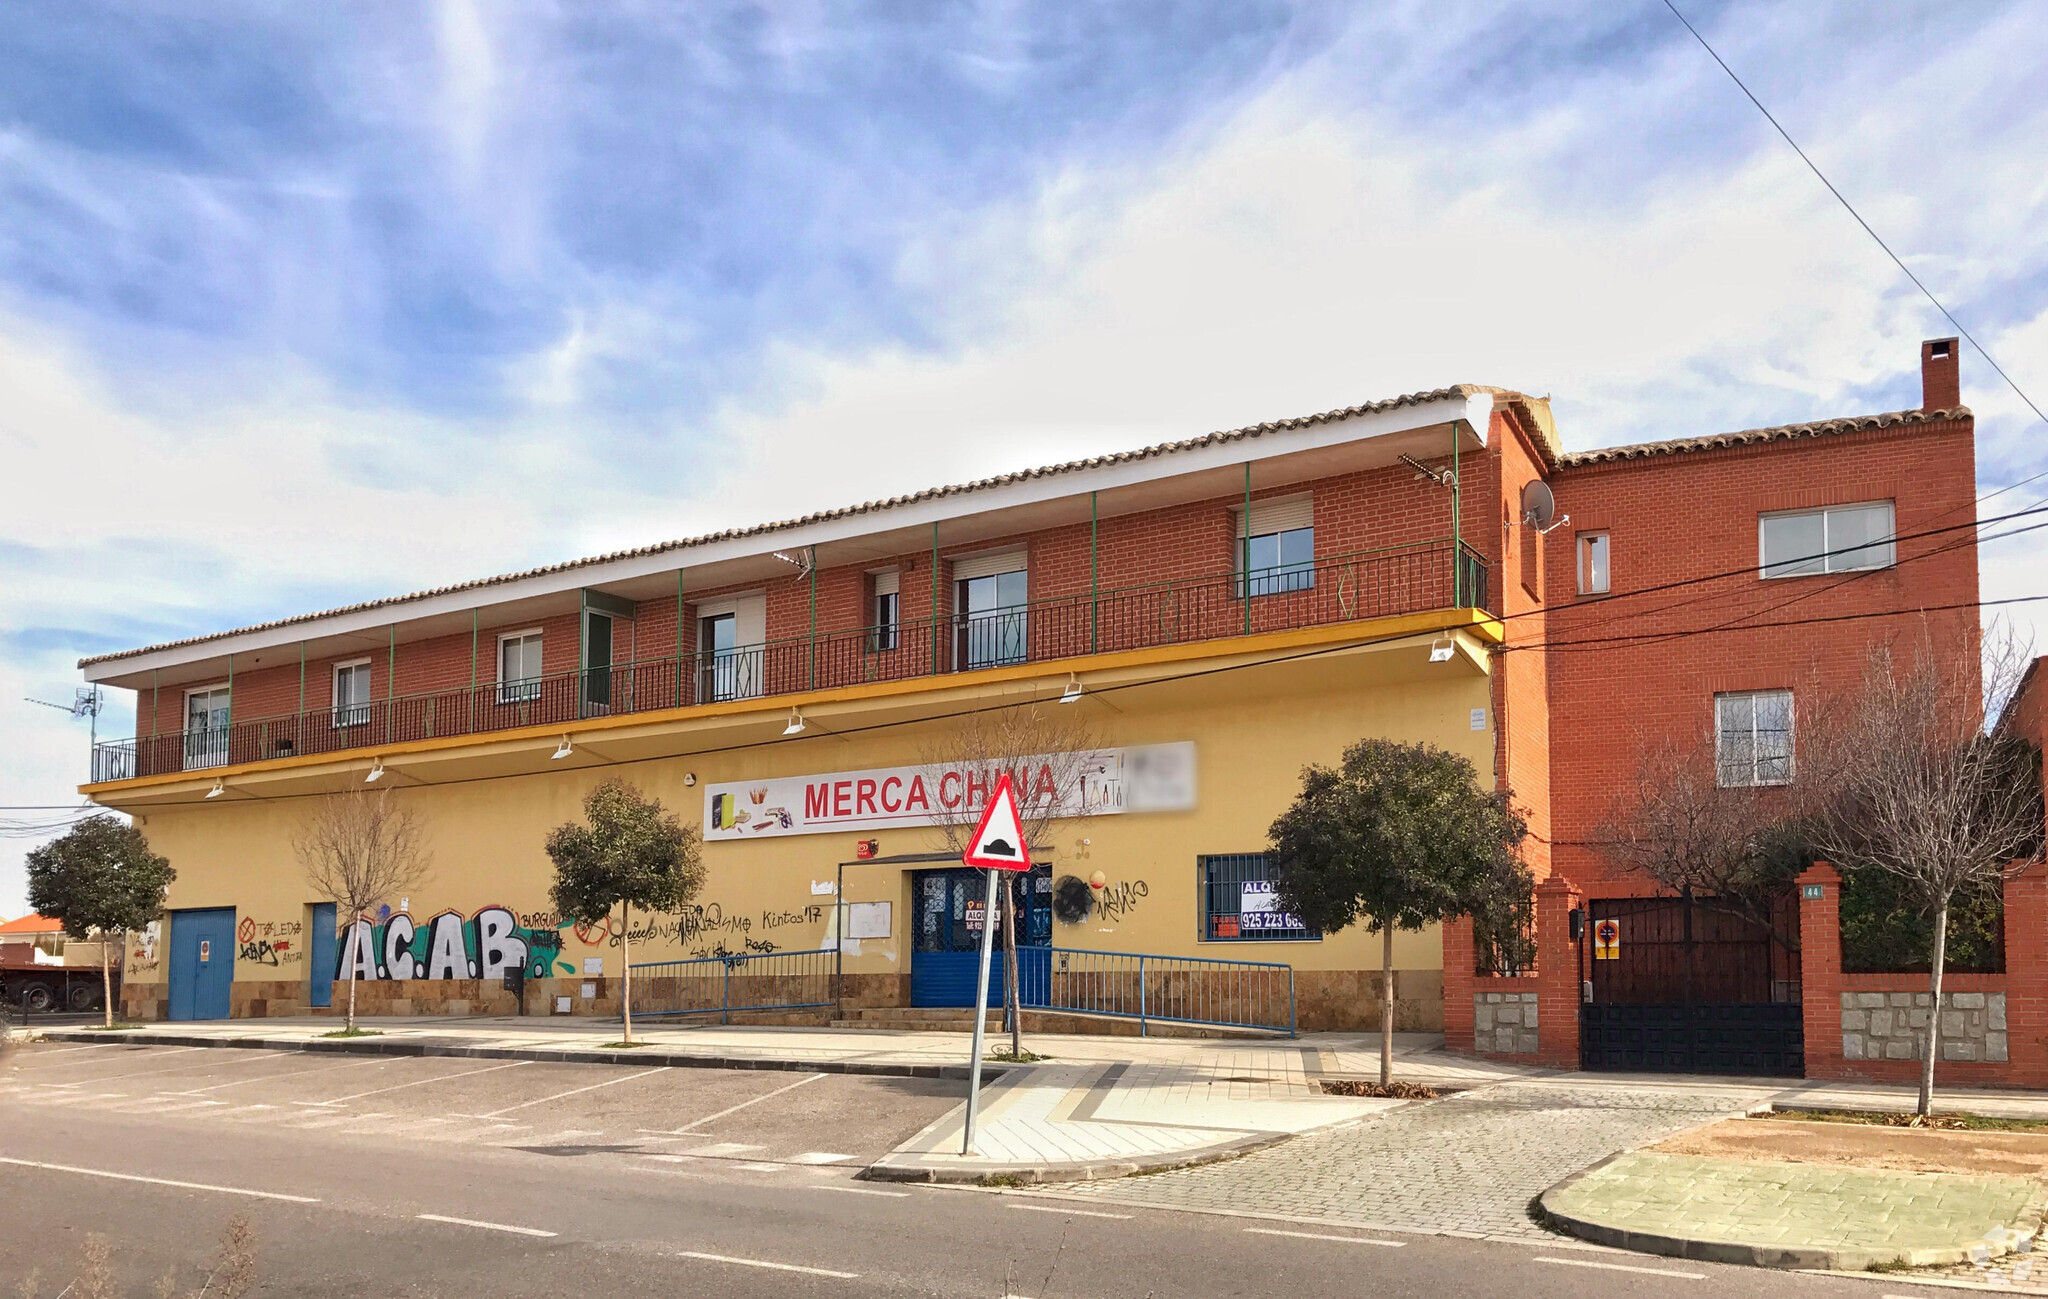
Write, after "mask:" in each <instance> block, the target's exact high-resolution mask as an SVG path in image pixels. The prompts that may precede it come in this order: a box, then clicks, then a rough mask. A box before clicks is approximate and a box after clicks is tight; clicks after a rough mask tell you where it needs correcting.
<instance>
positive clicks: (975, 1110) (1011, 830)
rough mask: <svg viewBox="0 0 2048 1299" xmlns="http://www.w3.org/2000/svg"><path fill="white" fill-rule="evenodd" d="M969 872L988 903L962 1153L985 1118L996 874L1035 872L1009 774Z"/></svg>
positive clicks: (994, 793) (995, 793) (977, 836)
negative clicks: (984, 881) (983, 886)
mask: <svg viewBox="0 0 2048 1299" xmlns="http://www.w3.org/2000/svg"><path fill="white" fill-rule="evenodd" d="M960 863H961V865H963V866H974V867H978V868H980V869H982V870H985V871H987V872H988V899H987V900H986V901H985V902H983V903H982V904H981V974H980V976H979V978H978V980H977V981H976V983H975V989H974V1047H973V1050H974V1058H973V1059H972V1060H971V1061H969V1062H968V1066H967V1122H966V1124H965V1126H963V1127H962V1128H961V1130H960V1153H961V1154H962V1155H972V1154H973V1153H974V1120H975V1116H976V1115H978V1114H979V1113H980V1112H981V1048H982V1038H983V1037H984V1036H985V1034H986V1032H987V1029H988V967H989V962H990V959H991V958H992V957H993V956H994V955H995V949H996V872H997V871H1029V870H1030V869H1031V850H1030V849H1029V848H1028V847H1026V846H1025V843H1024V817H1023V814H1022V813H1020V812H1019V811H1018V809H1017V791H1016V790H1014V789H1012V788H1011V787H1010V777H1009V775H1008V774H1007V773H1006V774H1004V775H1001V776H998V777H997V778H996V787H995V788H994V789H992V790H990V791H989V795H988V806H987V807H986V808H984V809H983V810H982V813H981V824H980V825H977V826H976V827H975V828H974V834H973V836H972V837H971V838H969V839H968V840H967V848H966V851H964V852H962V853H961V854H960Z"/></svg>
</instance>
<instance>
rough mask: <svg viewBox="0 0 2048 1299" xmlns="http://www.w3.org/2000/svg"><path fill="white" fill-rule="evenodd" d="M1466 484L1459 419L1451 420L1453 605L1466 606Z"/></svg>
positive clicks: (1454, 606) (1453, 606)
mask: <svg viewBox="0 0 2048 1299" xmlns="http://www.w3.org/2000/svg"><path fill="white" fill-rule="evenodd" d="M1463 491H1464V485H1463V484H1462V483H1460V482H1459V481H1458V421H1456V420H1452V421H1451V607H1452V608H1453V609H1461V608H1463V607H1464V598H1463V597H1464V590H1465V587H1464V581H1463V579H1464V568H1465V565H1464V562H1463V561H1464V558H1465V555H1464V551H1465V545H1464V541H1463V534H1462V533H1461V531H1460V529H1459V524H1460V522H1461V520H1460V518H1459V516H1460V515H1462V514H1463V513H1464V509H1463V508H1462V506H1463V502H1462V500H1461V497H1460V493H1462V492H1463Z"/></svg>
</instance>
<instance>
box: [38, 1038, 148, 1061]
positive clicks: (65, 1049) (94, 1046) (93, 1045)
mask: <svg viewBox="0 0 2048 1299" xmlns="http://www.w3.org/2000/svg"><path fill="white" fill-rule="evenodd" d="M121 1045H123V1044H122V1043H120V1042H87V1043H86V1044H85V1045H84V1046H60V1047H58V1048H57V1049H56V1050H54V1051H31V1052H29V1053H28V1054H27V1055H26V1056H24V1057H23V1058H24V1059H26V1060H41V1059H43V1058H45V1057H46V1056H53V1055H70V1054H71V1053H72V1052H73V1051H97V1050H99V1049H100V1048H101V1047H103V1046H121Z"/></svg>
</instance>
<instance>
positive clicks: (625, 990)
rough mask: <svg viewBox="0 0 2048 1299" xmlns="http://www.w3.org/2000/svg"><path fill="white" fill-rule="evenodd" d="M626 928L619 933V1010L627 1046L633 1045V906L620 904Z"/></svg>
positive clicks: (626, 903)
mask: <svg viewBox="0 0 2048 1299" xmlns="http://www.w3.org/2000/svg"><path fill="white" fill-rule="evenodd" d="M619 910H620V912H621V913H622V914H623V916H624V919H625V922H626V923H625V927H624V928H623V929H621V930H620V931H619V1010H620V1012H621V1013H622V1014H623V1015H624V1017H625V1021H626V1036H625V1037H623V1038H621V1039H620V1040H621V1041H623V1042H624V1043H625V1044H626V1045H627V1046H631V1045H633V904H632V903H630V902H621V903H619Z"/></svg>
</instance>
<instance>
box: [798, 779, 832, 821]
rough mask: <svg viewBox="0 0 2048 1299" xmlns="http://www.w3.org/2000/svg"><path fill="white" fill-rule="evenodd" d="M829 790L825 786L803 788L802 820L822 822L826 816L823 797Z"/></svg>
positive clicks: (828, 787) (806, 786)
mask: <svg viewBox="0 0 2048 1299" xmlns="http://www.w3.org/2000/svg"><path fill="white" fill-rule="evenodd" d="M829 789H830V786H826V785H805V786H804V820H806V821H822V820H824V819H825V817H826V815H827V809H826V806H825V797H826V794H827V792H828V791H829Z"/></svg>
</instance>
